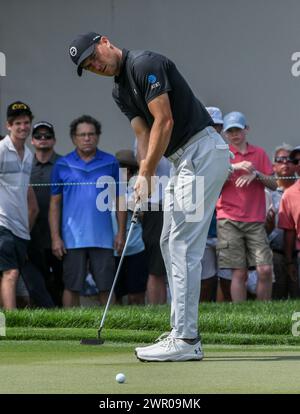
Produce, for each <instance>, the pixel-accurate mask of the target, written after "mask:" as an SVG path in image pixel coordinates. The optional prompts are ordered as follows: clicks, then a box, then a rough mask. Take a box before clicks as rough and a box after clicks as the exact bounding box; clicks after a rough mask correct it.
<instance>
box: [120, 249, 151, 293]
mask: <svg viewBox="0 0 300 414" xmlns="http://www.w3.org/2000/svg"><path fill="white" fill-rule="evenodd" d="M115 261H116V267H117V266H118V264H119V262H120V257H115ZM147 280H148V268H147V262H146V253H145V250H144V251H142V252H140V253H137V254H133V255H130V256H125V257H124V260H123V263H122V267H121V270H120V273H119V277H118V280H117V283H116V286H115V294H116V297H117V298H121V297H122V296H125V295H127V294H134V293H142V292H146V288H147Z"/></svg>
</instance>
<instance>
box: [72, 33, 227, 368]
mask: <svg viewBox="0 0 300 414" xmlns="http://www.w3.org/2000/svg"><path fill="white" fill-rule="evenodd" d="M69 54H70V57H71V59H72V61H73V62H74V63H75V64H76V65H77V73H78V75H79V76H81V75H82V72H83V70H87V71H90V72H94V73H96V74H98V75H103V76H114V81H115V82H114V89H113V98H114V100H115V102H116V103H117V105H118V106H119V108H120V109H121V111H122V112H123V113H124V114H125V115H126V116H127V117H128V119H129V121H130V123H131V126H132V128H133V131H134V133H135V135H136V137H137V140H138V158H139V174H138V178H137V181H136V185H135V192H136V199H140V200H142V201H143V200H145V198H147V197H148V194H149V189H150V183H151V177H152V176H154V175H155V170H156V167H157V164H158V162H159V160H160V159H161V157H162V156H163V155H164V156H166V157H167V158H168V159H169V160H170V161H171V162H172V171H171V179H170V182H169V185H168V187H167V188H166V196H165V204H164V226H163V230H162V235H161V249H162V253H163V257H164V261H165V264H166V269H167V274H168V282H169V287H170V293H171V328H172V330H171V332H170V333H168V334H165V335H162V337H160V338H159V340H158V341H157V342H156V343H155V344H153V345H150V346H146V347H141V348H136V355H137V358H139V359H140V360H143V361H188V360H201V359H202V358H203V351H202V346H201V341H200V336H199V333H198V303H199V295H200V285H201V259H202V256H203V253H204V249H205V244H206V239H207V233H208V228H209V225H210V221H211V218H212V215H213V211H214V208H215V204H216V201H217V199H218V196H219V194H220V191H221V188H222V186H223V184H224V182H225V180H226V178H227V175H228V169H229V150H228V146H227V144H225V142H224V141H223V139H222V137H221V136H220V135H219V134H218V133H217V132H216V131H215V129H214V128H213V127H212V125H213V121H212V119H211V117H210V115H209V114H208V112H207V111H206V109H205V107H204V106H203V105H202V104H201V102H199V100H198V99H197V98H196V97H195V96H194V94H193V92H192V90H191V89H190V87H189V85H188V84H187V82H186V81H185V79H184V78H183V77H182V75H181V74H180V72H179V71H178V69H177V68H176V66H175V64H174V63H173V62H172V61H171V60H170V59H168V58H167V57H165V56H162V55H160V54H158V53H155V52H150V51H128V50H126V49H119V48H118V47H116V46H114V45H113V44H112V43H111V42H110V40H109V39H108V38H107V37H106V36H101V35H100V34H98V33H93V32H89V33H86V34H83V35H79V36H77V38H76V39H75V40H74V41H73V42H72V43H71V45H70V47H69ZM203 195H204V196H203ZM195 200H196V201H195Z"/></svg>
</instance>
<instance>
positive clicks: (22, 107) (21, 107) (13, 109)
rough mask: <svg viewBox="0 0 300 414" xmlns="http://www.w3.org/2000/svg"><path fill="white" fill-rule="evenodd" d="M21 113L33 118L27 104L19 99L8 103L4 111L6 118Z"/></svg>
mask: <svg viewBox="0 0 300 414" xmlns="http://www.w3.org/2000/svg"><path fill="white" fill-rule="evenodd" d="M21 115H28V116H29V117H30V118H33V115H32V112H31V109H30V108H29V106H28V105H27V104H25V103H24V102H21V101H16V102H13V103H11V104H10V105H8V107H7V113H6V116H7V118H9V117H11V116H21Z"/></svg>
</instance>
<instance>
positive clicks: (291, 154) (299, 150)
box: [290, 146, 300, 160]
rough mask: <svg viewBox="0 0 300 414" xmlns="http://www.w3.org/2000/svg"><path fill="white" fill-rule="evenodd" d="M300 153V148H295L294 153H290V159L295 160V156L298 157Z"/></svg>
mask: <svg viewBox="0 0 300 414" xmlns="http://www.w3.org/2000/svg"><path fill="white" fill-rule="evenodd" d="M298 152H300V146H298V147H295V148H294V149H293V151H291V153H290V159H291V160H294V158H295V155H296V154H298Z"/></svg>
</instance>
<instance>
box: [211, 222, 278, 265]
mask: <svg viewBox="0 0 300 414" xmlns="http://www.w3.org/2000/svg"><path fill="white" fill-rule="evenodd" d="M217 232H218V243H217V257H218V266H219V268H231V269H245V268H248V267H250V266H259V265H272V258H273V256H272V250H271V249H270V246H269V241H268V237H267V234H266V231H265V227H264V223H256V222H255V223H243V222H239V221H233V220H229V219H223V220H218V221H217Z"/></svg>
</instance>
